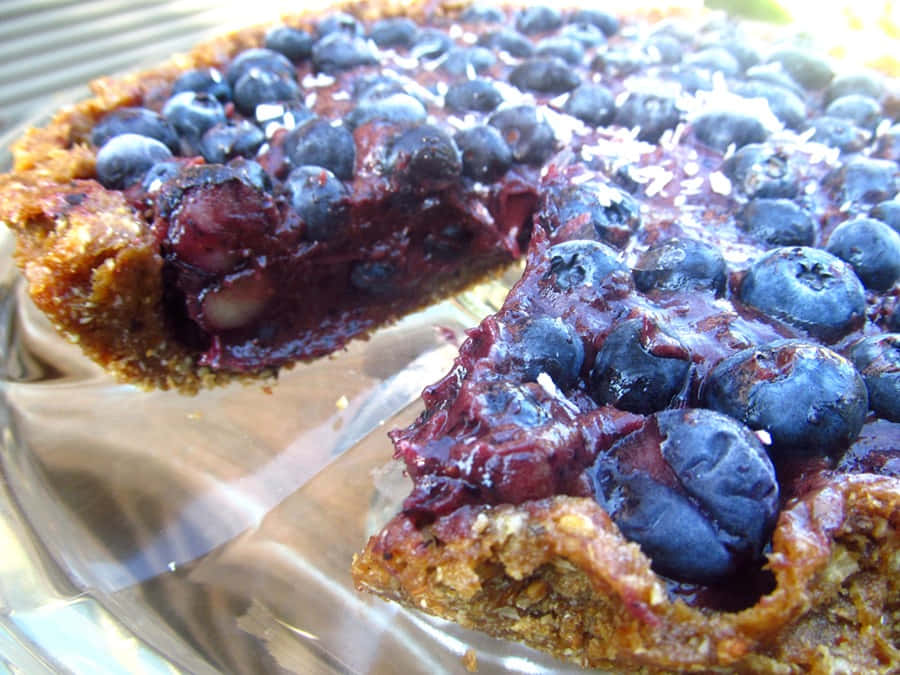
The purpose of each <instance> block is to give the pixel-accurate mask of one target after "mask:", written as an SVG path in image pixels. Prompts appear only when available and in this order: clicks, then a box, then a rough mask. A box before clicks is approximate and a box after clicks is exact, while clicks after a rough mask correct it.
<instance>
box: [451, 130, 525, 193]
mask: <svg viewBox="0 0 900 675" xmlns="http://www.w3.org/2000/svg"><path fill="white" fill-rule="evenodd" d="M454 140H455V141H456V145H457V146H458V147H459V150H460V152H461V153H462V162H463V165H462V173H463V175H464V176H468V177H469V178H472V179H473V180H477V181H480V182H482V183H492V182H494V181H495V180H497V179H499V178H500V177H501V176H502V175H503V174H505V173H506V172H507V170H508V169H509V167H510V166H512V162H513V156H512V151H511V150H510V149H509V146H508V145H507V144H506V141H505V140H503V136H501V135H500V132H499V131H497V130H496V129H495V128H494V127H490V126H486V125H477V126H474V127H469V128H468V129H463V130H462V131H459V132H458V133H457V134H456V136H455V139H454Z"/></svg>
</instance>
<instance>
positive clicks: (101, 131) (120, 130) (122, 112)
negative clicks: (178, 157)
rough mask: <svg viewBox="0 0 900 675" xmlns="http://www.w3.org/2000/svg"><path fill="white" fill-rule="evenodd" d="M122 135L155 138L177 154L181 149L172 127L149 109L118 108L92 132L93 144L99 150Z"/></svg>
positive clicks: (105, 117)
mask: <svg viewBox="0 0 900 675" xmlns="http://www.w3.org/2000/svg"><path fill="white" fill-rule="evenodd" d="M120 134H137V135H139V136H146V137H147V138H155V139H156V140H157V141H159V142H160V143H162V144H163V145H165V146H166V147H167V148H169V150H171V151H172V152H173V153H175V154H178V150H179V148H180V147H181V143H180V142H179V140H178V134H177V133H176V132H175V129H174V128H173V127H172V125H171V124H169V122H167V121H166V119H165V118H164V117H163V116H162V115H160V114H159V113H156V112H153V111H152V110H148V109H147V108H118V109H116V110H113V111H111V112H109V113H107V114H106V115H105V116H104V117H103V119H101V120H100V121H99V122H97V124H95V125H94V128H93V129H92V130H91V143H93V144H94V145H96V146H97V147H98V148H99V147H100V146H102V145H104V144H106V142H107V141H108V140H109V139H110V138H112V137H113V136H119V135H120Z"/></svg>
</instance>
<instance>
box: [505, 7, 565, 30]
mask: <svg viewBox="0 0 900 675" xmlns="http://www.w3.org/2000/svg"><path fill="white" fill-rule="evenodd" d="M562 22H563V19H562V14H561V13H560V11H559V10H558V9H556V8H555V7H549V6H547V5H533V6H531V7H526V8H525V9H523V10H522V11H521V12H519V14H518V15H517V16H516V29H517V30H518V31H519V32H520V33H524V34H525V35H536V34H538V33H548V32H550V31H552V30H556V29H557V28H559V27H560V26H562Z"/></svg>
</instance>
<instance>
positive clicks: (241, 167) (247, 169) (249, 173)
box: [228, 157, 272, 192]
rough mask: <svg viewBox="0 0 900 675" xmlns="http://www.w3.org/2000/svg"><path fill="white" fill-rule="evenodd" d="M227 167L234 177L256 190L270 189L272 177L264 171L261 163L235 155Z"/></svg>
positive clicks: (267, 190)
mask: <svg viewBox="0 0 900 675" xmlns="http://www.w3.org/2000/svg"><path fill="white" fill-rule="evenodd" d="M228 169H229V170H230V171H231V173H232V174H233V175H234V177H235V178H237V179H238V180H240V181H241V182H242V183H243V184H244V185H247V186H249V187H252V188H253V189H254V190H256V191H257V192H271V191H272V177H271V176H269V174H268V173H266V170H265V169H263V168H262V165H261V164H260V163H259V162H257V161H255V160H252V159H246V158H244V157H237V158H235V159H233V160H231V161H230V162H228Z"/></svg>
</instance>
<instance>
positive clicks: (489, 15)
mask: <svg viewBox="0 0 900 675" xmlns="http://www.w3.org/2000/svg"><path fill="white" fill-rule="evenodd" d="M459 20H460V21H462V22H463V23H475V24H484V23H503V22H504V21H506V15H505V14H504V13H503V11H502V10H501V9H499V8H498V7H496V6H495V5H493V4H482V3H477V2H476V3H473V4H471V5H469V6H468V7H466V8H465V9H464V10H463V12H462V14H460V15H459Z"/></svg>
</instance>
